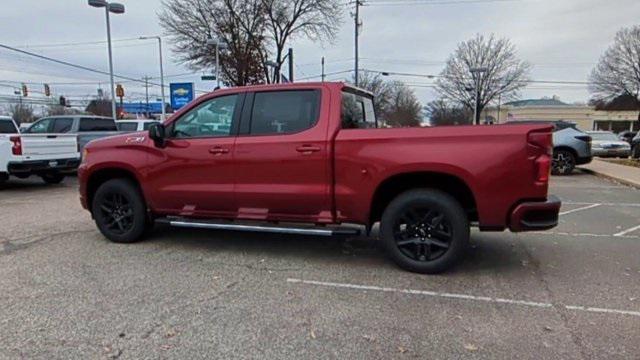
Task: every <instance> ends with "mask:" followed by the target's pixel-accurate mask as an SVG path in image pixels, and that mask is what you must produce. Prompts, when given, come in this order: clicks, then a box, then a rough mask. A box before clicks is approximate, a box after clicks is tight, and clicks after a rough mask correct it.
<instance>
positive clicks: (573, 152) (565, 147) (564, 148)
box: [553, 146, 578, 159]
mask: <svg viewBox="0 0 640 360" xmlns="http://www.w3.org/2000/svg"><path fill="white" fill-rule="evenodd" d="M556 150H565V151H568V152H570V153H571V155H573V158H574V159H577V158H578V153H577V152H576V150H575V149H573V148H570V147H568V146H556V147H555V148H553V151H556Z"/></svg>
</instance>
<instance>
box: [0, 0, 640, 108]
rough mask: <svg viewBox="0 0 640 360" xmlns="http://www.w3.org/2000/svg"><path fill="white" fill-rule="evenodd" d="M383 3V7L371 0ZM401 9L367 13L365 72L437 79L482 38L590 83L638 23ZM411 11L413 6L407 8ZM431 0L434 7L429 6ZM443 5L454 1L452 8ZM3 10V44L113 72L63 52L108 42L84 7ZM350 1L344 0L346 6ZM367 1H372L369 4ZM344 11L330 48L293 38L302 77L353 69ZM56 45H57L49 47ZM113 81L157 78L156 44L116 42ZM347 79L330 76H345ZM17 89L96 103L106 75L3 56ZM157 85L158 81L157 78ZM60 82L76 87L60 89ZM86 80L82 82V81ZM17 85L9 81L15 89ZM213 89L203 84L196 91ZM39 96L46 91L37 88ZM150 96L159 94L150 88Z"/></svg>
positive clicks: (577, 1)
mask: <svg viewBox="0 0 640 360" xmlns="http://www.w3.org/2000/svg"><path fill="white" fill-rule="evenodd" d="M374 1H380V0H374ZM394 1H400V2H401V3H402V5H398V4H395V5H390V6H381V5H375V4H374V3H373V2H371V3H370V4H369V5H367V6H364V7H363V8H362V9H361V18H362V21H363V23H364V26H363V29H362V33H361V37H360V44H361V46H360V56H361V66H360V67H361V68H367V69H373V70H381V71H396V72H408V73H420V74H437V73H439V72H440V71H441V70H442V67H443V65H444V61H445V60H446V59H447V57H448V56H449V55H450V54H451V52H452V51H453V50H454V49H455V47H456V45H457V44H458V43H459V42H461V41H464V40H466V39H469V38H470V37H472V36H474V34H476V33H482V34H489V33H495V34H496V35H497V36H500V37H508V38H510V39H511V40H512V41H513V43H514V44H515V45H516V47H517V49H518V55H519V56H520V57H521V58H522V59H523V60H526V61H528V62H530V63H531V64H532V65H533V70H532V74H531V77H532V78H533V79H535V80H567V81H586V80H587V77H588V74H589V72H590V71H591V69H592V67H593V66H594V65H595V63H596V62H597V61H598V58H599V57H600V55H601V54H602V52H603V51H604V50H605V49H606V48H607V46H609V44H610V43H611V42H612V40H613V37H614V35H615V33H616V31H617V30H618V29H619V28H621V27H625V26H631V25H636V24H640V17H639V16H640V1H638V0H608V1H607V0H514V1H500V0H498V1H496V0H473V1H474V2H471V3H462V2H464V1H469V0H389V1H388V2H394ZM411 1H413V2H415V4H407V2H411ZM121 2H122V3H123V4H125V6H126V8H127V12H126V14H124V15H114V16H112V36H113V39H116V40H122V39H131V38H137V37H139V36H141V35H158V34H162V30H161V28H160V26H159V25H158V18H157V12H158V11H159V10H160V8H161V4H160V0H121ZM429 2H433V3H432V4H428V3H429ZM447 2H450V3H449V4H447ZM2 3H3V10H2V12H0V43H1V44H5V45H11V46H19V47H22V48H24V47H28V48H26V50H29V51H33V52H37V53H40V54H43V55H47V56H51V57H55V58H58V59H61V60H66V61H69V62H73V63H77V64H81V65H85V66H88V67H92V68H96V69H100V70H104V71H107V70H108V63H107V56H106V45H104V44H85V45H82V46H57V45H59V44H65V43H83V42H94V41H103V40H105V36H106V35H105V33H106V30H105V21H104V12H103V11H100V10H98V9H95V8H91V7H89V6H88V5H87V1H86V0H56V1H49V0H3V1H2ZM345 3H346V1H345ZM365 4H366V0H365ZM351 10H352V9H351V7H350V6H345V8H344V16H343V26H342V29H341V30H340V32H339V33H338V34H337V37H336V40H335V42H334V43H332V44H321V43H315V42H311V41H307V40H304V39H295V40H294V42H293V43H292V44H291V45H292V47H293V48H294V51H295V59H296V69H295V72H296V76H297V77H298V78H303V77H310V76H316V75H319V74H320V58H321V56H323V55H324V56H325V58H326V62H327V64H326V71H327V73H331V72H337V71H343V70H348V69H352V68H353V20H352V18H351V17H350V15H349V13H350V11H351ZM52 45H56V46H52ZM165 49H166V51H165V59H166V60H165V65H166V66H165V74H166V75H179V74H183V73H186V72H189V71H188V70H186V69H185V68H184V67H182V66H180V65H179V64H176V63H175V62H174V61H173V60H172V59H173V54H172V52H171V50H170V49H171V46H170V44H168V43H167V44H166V48H165ZM114 62H115V66H114V67H115V72H116V73H117V74H121V75H125V76H129V77H133V78H141V77H143V76H145V75H148V76H156V77H157V76H158V73H159V70H158V54H157V45H156V42H153V41H146V42H145V41H137V40H136V41H116V42H114ZM347 76H350V74H340V75H335V76H330V77H329V79H331V80H333V79H343V78H345V77H347ZM198 78H199V75H188V76H175V77H171V78H170V79H168V80H167V82H169V80H170V81H175V82H178V81H197V80H198ZM397 79H398V80H404V81H406V82H407V83H409V84H411V86H412V87H414V89H415V91H416V94H417V95H418V97H419V99H420V100H421V101H422V102H423V103H424V102H427V101H429V100H432V99H434V98H435V97H436V94H435V93H434V92H433V90H432V89H431V88H429V87H428V86H429V84H430V83H432V80H428V79H426V78H418V77H416V78H411V77H397ZM11 81H13V82H35V83H43V82H49V83H52V84H53V85H52V91H53V92H54V93H56V94H64V95H67V96H72V97H79V96H86V97H88V96H93V95H94V94H95V93H96V89H97V87H98V86H99V84H100V83H101V84H102V86H103V87H104V88H105V89H107V88H108V77H107V76H102V75H98V74H92V73H89V72H85V71H82V70H78V69H71V68H68V67H65V66H62V65H55V64H51V63H47V62H44V61H42V60H36V59H32V58H29V57H27V56H23V55H18V54H15V53H12V52H10V51H7V50H4V49H0V85H1V86H0V94H10V93H11V92H12V91H13V90H12V89H11V88H10V87H8V86H7V85H11V84H12V83H10V82H11ZM154 81H158V80H154ZM59 83H76V84H73V85H62V84H59ZM77 83H86V84H77ZM16 84H17V83H13V85H16ZM123 85H125V88H126V89H127V94H128V95H132V96H134V97H137V99H142V97H143V95H144V88H142V87H141V86H140V85H137V84H132V83H127V82H125V83H123ZM213 86H214V84H213V82H200V81H197V85H196V87H197V88H198V89H203V90H207V89H211V88H212V87H213ZM33 90H37V91H42V89H41V88H40V87H39V86H36V85H33ZM151 93H152V95H153V96H155V95H158V94H159V87H152V89H151ZM522 95H523V96H522V97H523V98H540V97H543V96H552V95H558V96H559V97H560V98H561V99H562V100H564V101H567V102H586V101H587V100H588V97H589V94H588V92H587V89H586V85H572V86H569V85H564V86H559V85H553V86H551V85H541V84H536V85H532V86H531V87H530V88H527V89H526V90H525V91H523V94H522Z"/></svg>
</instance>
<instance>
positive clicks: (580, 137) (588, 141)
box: [576, 135, 591, 144]
mask: <svg viewBox="0 0 640 360" xmlns="http://www.w3.org/2000/svg"><path fill="white" fill-rule="evenodd" d="M576 139H578V140H582V141H584V142H586V143H589V144H591V136H589V135H579V136H576Z"/></svg>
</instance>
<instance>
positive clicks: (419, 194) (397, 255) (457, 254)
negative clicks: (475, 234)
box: [380, 189, 469, 274]
mask: <svg viewBox="0 0 640 360" xmlns="http://www.w3.org/2000/svg"><path fill="white" fill-rule="evenodd" d="M380 235H381V238H382V244H383V246H384V248H385V250H386V252H387V254H388V255H389V256H390V257H391V259H392V260H393V261H394V262H395V263H396V264H397V265H398V266H400V267H401V268H403V269H405V270H408V271H412V272H417V273H422V274H434V273H439V272H442V271H445V270H447V269H449V268H450V267H452V266H453V265H454V264H455V263H456V262H457V261H459V260H460V258H462V256H463V255H464V252H465V250H466V248H467V246H468V243H469V221H468V219H467V215H466V213H465V211H464V209H463V208H462V206H461V205H460V203H458V201H456V199H454V198H453V197H452V196H450V195H448V194H446V193H444V192H442V191H438V190H427V189H421V190H410V191H407V192H404V193H402V194H400V195H399V196H398V197H396V198H395V199H394V200H393V201H391V203H390V204H389V206H387V208H386V209H385V211H384V213H383V214H382V220H381V222H380Z"/></svg>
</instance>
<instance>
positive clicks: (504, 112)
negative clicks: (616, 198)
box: [482, 96, 640, 133]
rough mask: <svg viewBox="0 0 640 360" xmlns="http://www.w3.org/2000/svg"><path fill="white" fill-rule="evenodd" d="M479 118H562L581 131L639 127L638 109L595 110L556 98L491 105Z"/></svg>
mask: <svg viewBox="0 0 640 360" xmlns="http://www.w3.org/2000/svg"><path fill="white" fill-rule="evenodd" d="M482 119H485V120H488V121H491V122H493V123H497V124H502V123H505V122H507V121H527V120H565V121H568V122H572V123H575V124H576V125H577V126H578V128H580V129H582V130H610V131H613V132H616V133H618V132H621V131H625V130H634V131H638V130H640V125H639V124H638V111H606V110H596V109H595V108H594V107H593V106H589V105H584V104H567V103H564V102H562V101H560V100H559V99H558V98H557V97H555V96H554V97H552V98H542V99H529V100H519V101H513V102H508V103H505V104H502V105H501V106H499V107H498V106H491V107H488V108H486V109H485V110H484V111H483V113H482Z"/></svg>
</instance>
